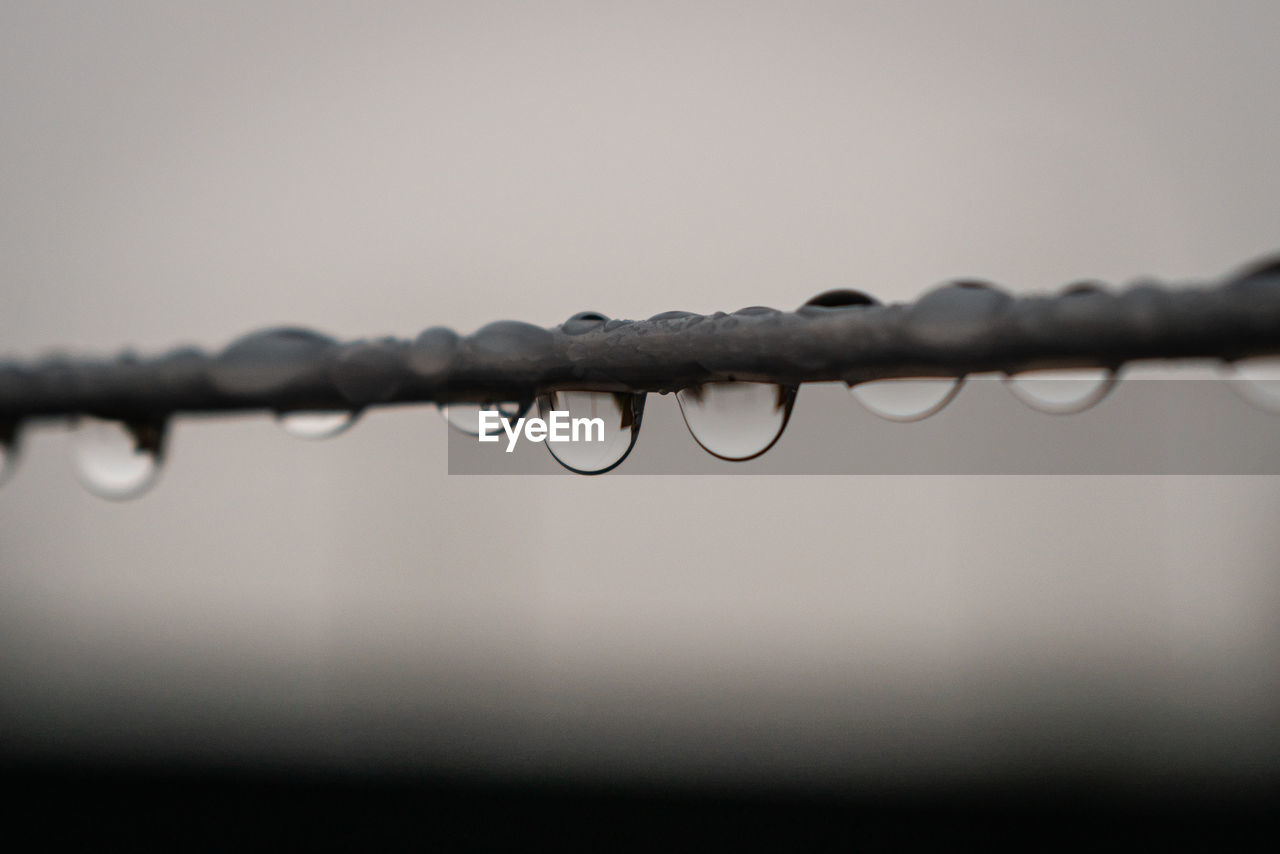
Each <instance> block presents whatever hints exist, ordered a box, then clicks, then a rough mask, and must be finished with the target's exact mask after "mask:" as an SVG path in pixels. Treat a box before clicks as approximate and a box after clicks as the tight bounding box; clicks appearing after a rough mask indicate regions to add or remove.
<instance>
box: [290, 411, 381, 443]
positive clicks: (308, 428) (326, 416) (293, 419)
mask: <svg viewBox="0 0 1280 854" xmlns="http://www.w3.org/2000/svg"><path fill="white" fill-rule="evenodd" d="M359 417H360V413H359V412H350V411H347V410H337V411H333V412H308V411H302V412H281V413H280V414H279V415H277V416H276V421H277V422H279V424H280V426H281V427H282V428H283V429H284V432H286V433H288V434H289V435H290V436H294V437H296V438H299V439H331V438H333V437H334V436H337V435H338V434H339V433H342V432H344V431H346V430H347V428H349V427H350V426H351V425H352V424H355V423H356V419H357V418H359Z"/></svg>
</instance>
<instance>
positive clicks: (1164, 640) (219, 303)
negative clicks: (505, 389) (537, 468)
mask: <svg viewBox="0 0 1280 854" xmlns="http://www.w3.org/2000/svg"><path fill="white" fill-rule="evenodd" d="M0 15H2V16H3V20H4V26H3V27H0V80H3V81H4V85H3V86H0V116H3V117H4V118H3V119H2V120H0V282H2V284H0V352H4V353H7V354H23V355H31V354H39V353H44V352H48V351H50V350H55V349H67V350H75V351H80V350H87V351H92V352H104V351H106V352H112V351H115V350H117V349H119V348H123V347H126V346H128V347H136V348H139V349H142V350H153V349H159V348H164V347H168V346H170V345H173V344H177V343H188V342H189V343H195V344H199V345H203V346H209V347H217V346H221V345H222V344H224V343H225V342H227V341H228V340H230V339H231V338H233V337H235V336H237V335H239V334H241V333H243V332H245V331H248V330H250V329H253V328H256V327H260V326H266V325H271V324H276V323H290V324H302V325H309V326H313V327H316V328H318V329H320V330H323V331H328V332H331V333H333V334H337V335H340V336H344V337H355V336H362V335H376V334H396V335H405V336H407V335H412V334H415V333H416V332H417V331H419V330H420V329H422V328H424V327H426V326H429V325H433V324H446V325H451V326H454V327H455V328H457V329H459V330H462V331H464V332H466V331H470V330H473V329H475V328H476V327H478V326H480V325H482V324H483V323H486V322H488V321H491V320H496V319H500V318H514V319H520V320H527V321H532V322H536V323H541V324H545V325H551V324H554V323H558V322H560V321H561V320H563V319H564V318H566V317H568V316H569V315H570V314H572V313H574V312H576V311H581V310H587V309H592V310H598V311H602V312H604V313H606V314H609V315H611V316H615V317H647V316H649V315H651V314H654V313H656V312H658V311H663V310H668V309H685V310H691V311H701V312H710V311H714V310H720V309H723V310H733V309H735V308H738V307H741V306H746V305H753V304H764V305H774V306H779V307H783V308H789V307H793V306H796V305H799V304H800V303H802V302H803V301H804V300H805V299H807V298H808V297H810V296H812V295H813V294H815V293H817V292H819V291H822V290H825V289H828V288H832V287H838V286H852V287H858V288H862V289H865V290H867V291H869V292H871V293H873V294H876V295H877V296H879V297H880V298H881V299H884V300H894V299H911V298H914V297H915V296H916V295H918V294H919V293H921V292H922V291H924V290H925V289H927V288H928V287H930V286H932V285H934V284H935V283H937V282H939V281H941V280H944V279H947V278H952V277H959V276H979V277H983V278H988V279H991V280H993V281H996V282H999V283H1001V284H1003V285H1005V286H1007V287H1009V288H1011V289H1013V290H1018V291H1022V290H1043V289H1049V288H1053V287H1057V286H1059V285H1061V284H1064V283H1066V282H1069V281H1072V280H1075V279H1080V278H1098V279H1102V280H1106V281H1112V282H1123V281H1126V280H1128V279H1131V278H1133V277H1135V276H1138V275H1145V274H1150V275H1156V276H1161V277H1170V278H1175V279H1183V278H1187V279H1191V278H1200V277H1213V276H1217V275H1219V274H1221V273H1223V272H1225V271H1227V270H1229V269H1230V268H1232V267H1233V266H1235V265H1236V264H1238V263H1240V262H1242V261H1246V260H1248V259H1250V258H1253V257H1255V256H1258V255H1260V254H1263V253H1267V252H1270V251H1272V250H1274V249H1276V247H1277V230H1276V226H1277V223H1280V169H1278V168H1277V166H1276V152H1277V151H1280V101H1278V100H1277V98H1276V92H1277V91H1280V64H1277V62H1276V60H1275V43H1276V38H1275V37H1276V34H1277V31H1278V28H1280V7H1277V5H1276V4H1274V3H1269V2H1254V3H1246V2H1226V3H1221V2H1217V3H1208V2H1194V3H1193V2H1130V3H1123V4H1116V3H1102V2H1071V3H1023V2H1008V3H996V2H928V3H920V2H893V3H887V2H886V3H786V4H782V3H772V4H770V3H734V4H727V3H704V4H690V3H644V4H626V5H623V4H614V3H581V4H552V3H538V4H526V3H484V2H478V3H465V4H463V3H451V4H430V3H403V4H387V3H361V4H342V3H279V2H275V3H261V2H253V3H233V2H226V3H216V4H212V3H211V4H200V5H196V4H172V3H150V4H140V3H112V4H91V3H57V2H51V3H14V2H10V3H2V4H0ZM1223 400H1224V401H1227V402H1229V403H1230V404H1231V405H1237V404H1238V403H1239V402H1238V401H1235V400H1234V399H1231V398H1230V397H1229V396H1228V395H1224V396H1223ZM663 402H664V403H666V404H670V403H671V401H670V400H669V399H667V400H665V401H663ZM803 404H804V395H803V394H802V396H801V400H800V405H801V406H803ZM848 404H849V411H850V412H851V413H852V412H853V408H854V404H853V403H852V402H851V401H848ZM1240 405H1242V404H1240ZM854 423H856V422H854V421H853V419H851V420H850V421H849V422H848V423H845V422H841V421H838V420H836V419H832V422H831V423H830V424H827V425H826V426H825V429H821V428H822V425H817V424H815V425H812V427H811V431H810V433H809V434H807V435H811V436H813V439H812V440H811V441H812V442H814V443H820V442H829V443H830V444H831V445H832V446H833V447H834V446H839V445H843V444H845V443H851V442H857V441H858V437H857V433H856V432H855V431H853V430H852V429H851V428H852V426H853V424H854ZM665 424H666V428H669V429H671V430H677V429H682V428H680V426H679V424H678V422H675V421H672V420H670V419H668V420H667V421H666V422H665ZM651 426H652V425H651ZM1167 427H1168V425H1167V424H1165V423H1163V422H1162V420H1161V418H1160V417H1158V416H1153V418H1152V420H1151V421H1150V423H1147V424H1145V425H1135V427H1134V429H1145V430H1147V431H1149V432H1150V434H1151V435H1152V436H1153V437H1157V436H1159V435H1160V432H1161V431H1162V430H1165V429H1167ZM646 435H647V434H646ZM657 435H658V434H656V433H655V434H654V435H648V440H649V441H652V442H660V441H662V440H660V439H656V438H655V436H657ZM664 435H667V434H664ZM680 439H681V441H685V438H684V437H680ZM641 441H642V442H644V441H646V438H645V436H642V439H641ZM1153 441H1154V439H1153ZM446 448H447V441H446V428H445V425H444V423H443V422H442V421H441V420H440V418H438V417H437V416H436V415H435V413H434V412H431V411H427V410H424V409H403V410H397V411H387V412H376V413H372V414H370V415H368V416H367V417H366V418H365V419H363V420H362V422H361V423H360V424H359V425H358V426H357V427H356V428H354V429H353V430H352V431H351V432H350V433H349V434H347V435H345V436H343V437H342V438H341V439H339V440H334V441H331V442H322V443H307V442H302V441H298V440H294V439H291V438H290V437H288V436H286V435H285V434H284V433H283V432H282V431H280V430H279V429H278V428H277V427H276V426H275V425H273V424H272V423H270V422H269V421H268V420H266V419H238V420H230V421H220V420H190V421H184V422H182V423H179V424H178V425H177V427H176V432H175V434H174V436H173V441H172V445H171V454H170V457H171V458H170V464H169V465H168V467H167V470H166V471H165V473H164V475H163V478H162V480H161V481H160V483H159V484H158V486H157V488H156V489H155V490H154V491H153V492H152V493H151V494H149V495H148V496H146V497H145V498H143V499H141V500H140V501H137V502H134V503H130V504H123V505H114V504H109V503H105V502H102V501H99V500H96V499H93V498H91V497H89V496H88V495H86V494H84V493H83V492H82V491H81V490H80V489H79V487H78V486H77V484H76V482H75V480H74V477H73V475H72V472H71V467H70V462H69V459H68V448H67V441H66V436H65V434H64V433H63V432H62V431H59V430H56V429H53V430H45V431H40V432H36V433H33V434H32V435H31V436H30V437H29V441H28V443H27V448H26V450H27V454H26V458H25V459H24V460H23V466H22V469H21V471H19V472H18V474H17V476H16V477H15V478H14V479H13V480H12V481H10V482H9V483H8V484H7V485H6V486H5V487H4V489H3V490H0V655H2V656H3V659H2V663H0V687H2V690H0V696H2V697H3V700H0V705H3V712H4V716H5V729H6V731H7V733H8V735H7V736H6V737H7V738H8V739H10V740H11V741H13V742H15V743H20V744H22V745H24V749H32V750H37V751H40V750H56V751H89V750H106V751H111V750H131V749H136V746H137V745H138V744H146V745H149V747H148V748H147V749H149V750H155V751H158V752H160V753H162V754H167V753H179V754H183V755H189V756H190V755H202V754H203V753H213V754H217V755H224V754H228V753H229V754H230V755H270V756H277V757H282V758H285V759H290V760H293V759H299V758H304V757H305V758H310V759H316V758H321V759H326V758H328V759H335V760H343V761H353V760H369V761H377V762H409V763H426V762H432V763H444V764H450V765H456V766H457V767H460V768H468V769H474V768H483V767H488V768H493V767H514V768H522V769H532V770H547V769H557V770H560V771H566V770H567V771H569V772H572V773H579V772H586V773H591V772H606V773H612V772H616V771H618V770H619V769H621V770H623V771H625V772H627V773H631V772H635V773H657V771H656V770H655V769H665V770H666V771H670V770H671V769H673V768H676V769H684V770H688V771H689V772H690V773H705V774H720V775H725V776H731V777H735V778H736V777H738V776H744V775H745V776H750V775H752V774H764V775H769V774H776V773H777V771H778V770H779V769H784V770H786V771H787V773H789V774H792V775H794V776H795V777H796V778H802V777H804V776H805V775H808V774H813V775H823V774H828V773H834V774H839V775H845V776H848V775H854V776H857V775H863V774H867V775H874V774H877V773H881V772H883V771H884V770H885V769H896V771H904V769H905V770H906V771H909V770H910V769H912V768H923V769H928V770H933V771H937V770H938V769H949V770H955V771H956V772H957V773H969V772H974V771H975V770H977V771H979V772H981V771H982V770H984V769H991V768H995V769H999V768H1004V767H1016V766H1020V765H1028V764H1035V763H1037V762H1040V763H1049V764H1052V763H1054V762H1059V763H1063V764H1065V765H1070V766H1072V767H1076V766H1086V767H1096V766H1106V767H1111V766H1117V767H1125V768H1151V767H1165V766H1173V767H1176V768H1183V769H1185V768H1202V767H1211V768H1216V769H1233V773H1239V772H1241V769H1244V771H1246V772H1247V771H1248V770H1249V769H1255V770H1256V769H1258V768H1265V767H1267V765H1266V763H1267V762H1268V761H1270V760H1269V758H1268V757H1274V756H1275V754H1276V753H1277V750H1276V747H1277V744H1276V739H1275V731H1276V730H1275V723H1276V718H1277V712H1278V711H1280V708H1278V701H1277V699H1276V698H1277V697H1280V690H1277V689H1280V685H1278V684H1277V675H1276V674H1277V672H1280V671H1277V668H1276V667H1275V666H1274V665H1275V654H1276V651H1277V635H1276V632H1277V629H1276V626H1277V625H1280V622H1278V621H1277V619H1276V617H1277V605H1278V604H1280V597H1278V596H1277V592H1280V591H1278V587H1280V579H1278V576H1277V570H1278V569H1280V566H1278V565H1277V563H1278V559H1277V556H1276V555H1277V549H1276V546H1277V539H1276V538H1277V533H1276V529H1275V525H1274V518H1275V511H1276V508H1277V499H1278V498H1280V484H1278V483H1277V481H1276V479H1275V478H1273V477H1107V478H1101V477H1008V478H1005V477H828V478H823V477H759V478H755V477H734V478H716V477H688V478H678V477H654V478H646V477H612V478H611V477H607V476H606V477H603V478H594V479H587V478H567V477H566V478H534V477H524V478H519V477H510V478H501V477H483V478H482V477H448V476H447V475H446V469H447V460H446Z"/></svg>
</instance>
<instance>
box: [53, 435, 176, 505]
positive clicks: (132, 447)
mask: <svg viewBox="0 0 1280 854" xmlns="http://www.w3.org/2000/svg"><path fill="white" fill-rule="evenodd" d="M164 437H165V427H164V425H163V424H128V425H126V424H123V423H121V422H119V421H103V420H101V419H98V418H88V417H82V418H80V419H79V420H78V422H77V424H76V427H75V434H74V436H73V437H72V443H73V448H74V455H75V467H76V475H77V476H78V477H79V478H80V483H81V484H82V485H83V486H84V488H85V489H87V490H89V491H90V492H92V493H93V494H94V495H96V496H98V497H99V498H109V499H112V500H116V501H123V500H125V499H128V498H136V497H138V496H139V495H141V494H142V493H144V492H146V491H147V490H148V489H149V488H150V487H151V485H152V484H153V483H155V480H156V477H157V475H159V474H160V468H161V465H160V463H161V458H162V455H163V449H164Z"/></svg>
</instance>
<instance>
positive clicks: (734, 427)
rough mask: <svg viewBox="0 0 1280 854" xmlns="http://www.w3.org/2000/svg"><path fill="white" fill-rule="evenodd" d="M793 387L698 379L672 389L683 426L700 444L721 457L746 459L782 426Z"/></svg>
mask: <svg viewBox="0 0 1280 854" xmlns="http://www.w3.org/2000/svg"><path fill="white" fill-rule="evenodd" d="M795 399H796V390H795V388H794V387H791V386H781V385H775V384H773V383H748V382H727V383H703V384H702V385H699V386H690V387H689V388H683V389H680V391H678V392H676V400H678V401H679V402H680V412H681V413H682V414H683V415H684V423H685V426H687V427H688V428H689V432H690V433H692V434H693V438H694V440H695V441H697V443H698V444H699V445H701V446H702V449H703V450H704V451H706V452H707V453H709V454H711V455H712V456H716V457H719V458H720V459H722V460H733V461H741V460H749V459H752V458H754V457H758V456H760V455H761V454H763V453H764V452H765V451H767V450H769V449H770V448H772V447H773V444H774V442H777V441H778V437H779V436H781V435H782V431H783V430H784V429H786V426H787V421H788V420H789V419H790V418H791V407H792V405H793V404H794V403H795Z"/></svg>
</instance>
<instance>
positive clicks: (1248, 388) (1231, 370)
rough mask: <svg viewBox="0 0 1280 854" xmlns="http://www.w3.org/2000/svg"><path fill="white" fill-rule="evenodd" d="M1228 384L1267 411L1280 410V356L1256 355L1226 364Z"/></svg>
mask: <svg viewBox="0 0 1280 854" xmlns="http://www.w3.org/2000/svg"><path fill="white" fill-rule="evenodd" d="M1227 373H1228V375H1229V376H1230V377H1231V379H1230V381H1229V382H1228V385H1230V386H1231V387H1232V388H1233V389H1235V390H1236V392H1237V393H1239V394H1240V396H1241V397H1243V398H1244V399H1245V400H1247V401H1249V402H1250V403H1252V404H1253V405H1254V406H1257V407H1258V408H1260V409H1265V410H1267V411H1268V412H1280V356H1256V357H1254V358H1252V359H1241V360H1240V361H1238V362H1234V363H1232V364H1230V365H1228V366H1227Z"/></svg>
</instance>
